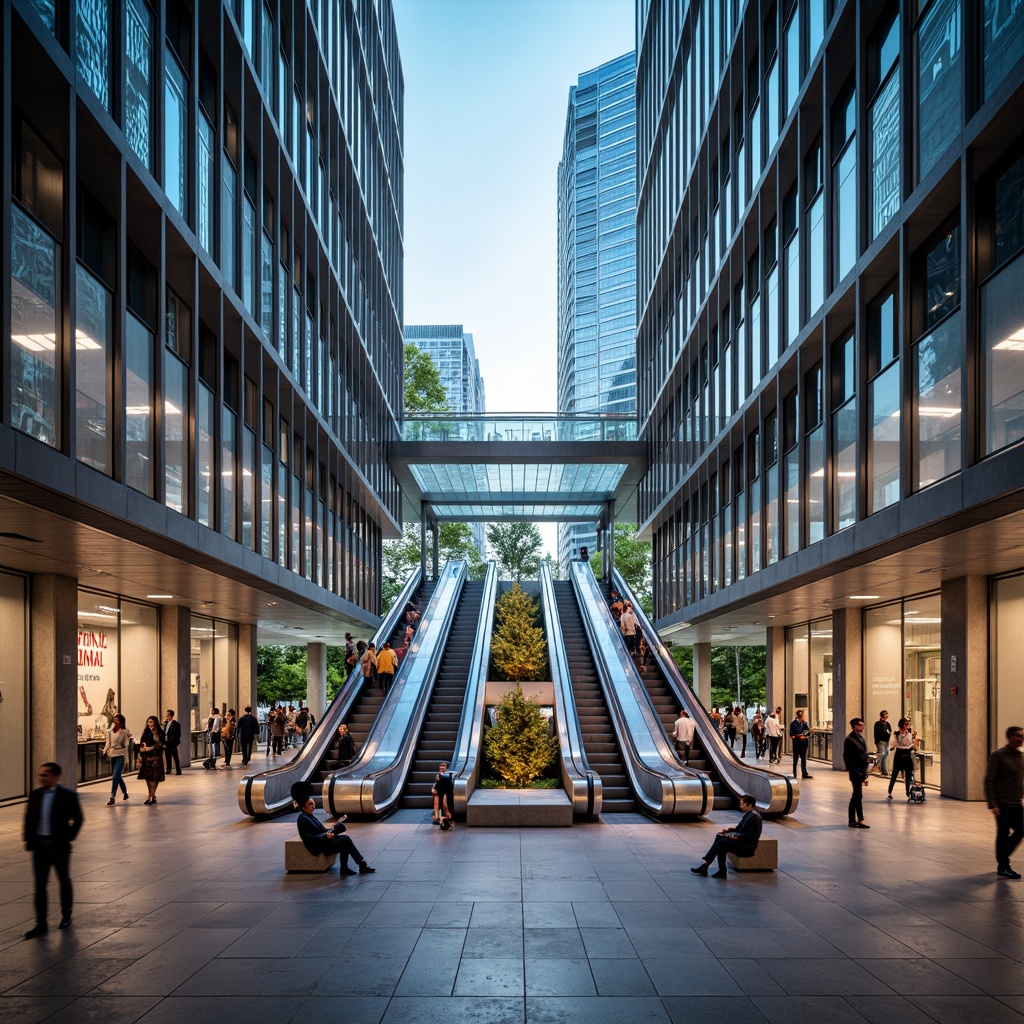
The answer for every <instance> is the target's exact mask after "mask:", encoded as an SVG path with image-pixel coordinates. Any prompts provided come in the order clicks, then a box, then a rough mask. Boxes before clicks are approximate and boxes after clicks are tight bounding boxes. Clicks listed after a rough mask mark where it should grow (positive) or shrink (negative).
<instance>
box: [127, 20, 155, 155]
mask: <svg viewBox="0 0 1024 1024" xmlns="http://www.w3.org/2000/svg"><path fill="white" fill-rule="evenodd" d="M153 32H154V27H153V14H152V12H151V11H150V9H149V6H148V4H146V3H145V0H127V5H126V17H125V62H124V76H125V105H124V107H125V113H124V134H125V140H126V141H127V143H128V145H129V147H131V149H132V151H133V152H134V153H135V155H136V156H137V157H138V158H139V159H140V160H141V161H142V163H143V166H145V167H146V168H147V169H149V170H152V168H153V164H152V144H151V132H152V110H153V42H152V40H153Z"/></svg>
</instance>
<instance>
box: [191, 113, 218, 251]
mask: <svg viewBox="0 0 1024 1024" xmlns="http://www.w3.org/2000/svg"><path fill="white" fill-rule="evenodd" d="M198 136H199V138H198V153H197V154H196V156H197V163H198V165H199V166H198V173H197V174H196V192H197V193H198V195H197V198H198V200H199V244H200V245H201V246H202V247H203V248H204V249H205V250H206V251H207V252H208V253H209V254H210V255H211V256H213V255H215V253H214V248H213V239H214V228H213V225H214V209H215V202H214V195H215V194H216V185H215V182H216V170H215V169H214V165H213V161H214V154H215V153H216V152H217V136H216V133H215V132H214V129H213V123H212V122H211V121H210V119H209V118H208V117H207V116H206V111H205V110H204V109H203V107H202V106H200V107H199V129H198Z"/></svg>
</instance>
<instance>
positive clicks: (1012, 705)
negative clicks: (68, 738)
mask: <svg viewBox="0 0 1024 1024" xmlns="http://www.w3.org/2000/svg"><path fill="white" fill-rule="evenodd" d="M991 615H992V617H991V623H992V625H991V629H992V654H991V659H992V660H991V666H992V691H991V692H992V703H991V713H992V717H991V722H990V729H989V736H990V737H991V739H992V744H993V746H996V745H1001V744H1002V743H1003V742H1004V740H1003V736H1004V735H1005V733H1006V729H1007V728H1008V727H1009V726H1011V725H1019V724H1020V723H1021V722H1024V686H1021V685H1020V667H1021V665H1024V575H1019V576H1011V577H1008V578H1006V579H1001V580H996V581H995V582H994V583H993V590H992V613H991ZM2 756H3V751H2V750H0V757H2Z"/></svg>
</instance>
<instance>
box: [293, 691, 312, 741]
mask: <svg viewBox="0 0 1024 1024" xmlns="http://www.w3.org/2000/svg"><path fill="white" fill-rule="evenodd" d="M312 731H313V721H312V719H311V718H310V714H309V708H307V707H306V705H305V704H303V703H302V701H301V700H300V701H299V710H298V711H296V712H295V733H296V735H297V736H298V737H299V746H300V747H304V746H305V745H306V740H307V739H309V734H310V733H311V732H312Z"/></svg>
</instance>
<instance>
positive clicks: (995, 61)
mask: <svg viewBox="0 0 1024 1024" xmlns="http://www.w3.org/2000/svg"><path fill="white" fill-rule="evenodd" d="M982 18H983V20H984V24H983V27H982V44H981V47H982V54H983V59H984V66H983V69H982V79H983V82H984V92H985V99H986V100H987V99H988V98H989V97H990V96H991V95H992V93H994V92H995V91H996V88H997V86H998V85H999V83H1000V82H1001V81H1002V80H1003V79H1004V78H1005V77H1006V73H1007V72H1008V71H1009V70H1010V69H1011V68H1012V67H1014V65H1015V64H1017V62H1018V61H1019V60H1020V55H1021V53H1022V52H1024V4H1022V3H1016V2H1013V0H984V10H983V12H982Z"/></svg>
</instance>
